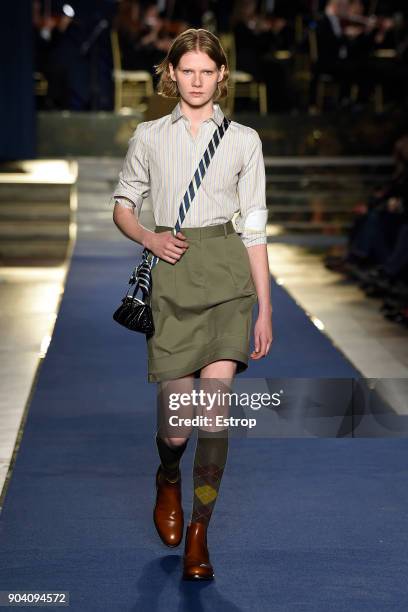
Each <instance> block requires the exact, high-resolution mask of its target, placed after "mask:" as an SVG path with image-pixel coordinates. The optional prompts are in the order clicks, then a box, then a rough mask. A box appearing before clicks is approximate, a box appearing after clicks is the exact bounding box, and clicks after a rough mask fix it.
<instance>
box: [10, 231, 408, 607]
mask: <svg viewBox="0 0 408 612" xmlns="http://www.w3.org/2000/svg"><path fill="white" fill-rule="evenodd" d="M139 253H140V251H139V250H138V249H137V248H136V247H135V246H133V245H132V246H130V245H129V241H125V240H124V241H123V243H118V242H116V243H115V244H114V245H112V244H110V243H109V241H106V243H105V244H103V243H99V244H98V252H97V251H95V249H94V243H92V244H91V242H87V241H86V240H85V239H84V238H81V239H80V240H79V241H78V242H77V245H76V248H75V252H74V256H73V259H72V264H71V268H70V272H69V275H68V279H67V285H66V289H65V294H64V297H63V302H62V306H61V309H60V312H59V316H58V320H57V324H56V328H55V333H54V336H53V339H52V342H51V345H50V348H49V350H48V353H47V356H46V358H45V360H44V363H43V364H42V366H41V370H40V374H39V378H38V381H37V385H36V388H35V393H34V395H33V399H32V402H31V405H30V409H29V415H28V420H27V423H26V427H25V431H24V436H23V439H22V443H21V447H20V450H19V452H18V455H17V460H16V464H15V467H14V471H13V476H12V480H11V483H10V486H9V488H8V492H7V496H6V499H5V505H4V509H3V512H2V514H1V518H0V551H1V552H0V563H1V566H0V590H3V591H4V590H9V591H13V590H17V591H27V590H29V591H52V592H59V591H69V593H70V609H71V610H73V611H75V612H80V611H81V612H82V611H83V612H89V611H93V610H95V611H99V612H105V611H106V612H116V611H118V612H126V611H129V612H139V611H142V612H145V611H146V612H154V611H163V612H173V611H174V612H175V611H177V612H181V611H183V612H184V611H186V612H187V611H188V612H195V611H201V610H203V611H204V610H205V611H207V610H208V611H210V610H212V611H213V610H216V611H217V612H238V611H245V612H246V611H248V612H255V611H256V612H258V611H259V612H264V611H265V610H268V611H276V612H281V611H285V612H286V611H296V612H301V611H302V612H303V611H307V612H320V611H321V612H329V611H336V612H337V611H342V612H343V611H344V612H350V611H353V612H354V611H355V612H362V611H364V612H365V611H367V612H374V611H381V612H383V611H384V612H389V611H391V610H392V611H394V610H401V611H405V610H407V609H408V587H407V575H408V564H407V561H408V552H407V551H408V546H407V544H408V529H407V508H408V487H407V479H408V469H407V465H406V463H407V451H408V443H407V441H406V440H405V439H352V438H343V439H339V438H299V439H294V438H290V439H288V438H286V439H285V438H280V439H279V438H277V439H271V438H269V439H262V438H258V439H234V440H231V441H230V447H229V456H228V463H227V466H226V469H225V473H224V478H223V480H222V483H221V489H220V496H219V498H218V500H217V503H216V506H215V510H214V514H213V517H212V522H211V524H210V528H209V531H208V544H209V550H210V555H211V560H212V562H213V565H214V570H215V575H216V579H215V581H213V582H209V583H201V584H195V583H191V584H190V583H183V582H182V581H181V580H180V577H181V555H182V545H181V546H180V548H178V549H174V550H171V549H167V548H166V547H165V546H164V545H162V544H161V542H160V540H159V537H158V535H157V534H156V532H155V529H154V526H153V521H152V509H153V503H154V486H153V483H154V474H155V470H156V467H157V464H158V456H157V450H156V447H155V443H154V433H155V425H156V422H155V417H156V415H155V393H156V386H155V385H154V384H149V383H147V382H146V351H145V339H144V337H143V336H142V335H139V334H132V333H131V332H129V331H127V330H125V329H122V328H121V327H120V326H119V325H118V324H116V323H115V322H113V321H112V312H113V310H114V308H115V307H116V306H117V305H118V301H119V297H120V296H122V295H123V293H124V290H125V286H126V282H127V277H128V272H129V271H130V269H131V267H132V264H133V263H134V261H135V258H137V256H138V254H139ZM272 291H273V304H274V336H275V339H274V343H273V349H272V350H271V352H270V354H269V356H268V358H267V359H266V360H262V361H261V362H259V363H255V362H253V361H250V367H249V369H248V370H247V372H246V373H245V374H244V376H245V375H247V376H251V377H254V378H256V377H263V376H268V377H353V376H358V372H356V370H355V369H354V368H353V367H352V365H351V364H350V363H349V362H348V361H347V360H346V359H345V358H344V356H343V355H342V354H340V353H339V352H338V351H337V350H336V348H335V347H334V346H333V345H332V344H331V343H330V341H329V340H328V339H327V338H326V337H325V336H324V335H323V334H321V333H320V332H319V331H318V330H317V328H316V327H315V326H314V325H312V323H311V322H310V321H309V319H308V318H307V317H306V315H305V314H304V313H303V312H302V310H301V309H300V308H298V306H297V305H296V304H295V303H294V302H293V300H292V299H291V298H290V297H289V296H288V295H287V293H286V292H285V290H284V289H282V288H281V287H279V286H277V285H276V284H273V287H272ZM194 446H195V439H194V440H191V441H190V444H189V446H188V447H187V450H186V452H185V454H184V456H183V459H182V472H183V499H184V507H185V515H186V522H187V520H188V519H189V517H190V511H191V502H192V482H191V469H192V460H193V454H194ZM50 609H52V610H54V609H55V610H57V609H60V608H57V607H51V608H50Z"/></svg>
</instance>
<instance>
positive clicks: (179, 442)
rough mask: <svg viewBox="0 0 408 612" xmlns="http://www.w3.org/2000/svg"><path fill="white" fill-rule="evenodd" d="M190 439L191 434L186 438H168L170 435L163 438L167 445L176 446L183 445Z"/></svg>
mask: <svg viewBox="0 0 408 612" xmlns="http://www.w3.org/2000/svg"><path fill="white" fill-rule="evenodd" d="M188 439H189V436H187V437H186V438H168V437H164V438H163V440H164V441H165V443H166V444H167V446H176V447H178V446H182V445H183V444H184V443H185V442H186V440H188Z"/></svg>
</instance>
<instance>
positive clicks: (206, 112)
mask: <svg viewBox="0 0 408 612" xmlns="http://www.w3.org/2000/svg"><path fill="white" fill-rule="evenodd" d="M213 104H214V103H213V100H212V99H211V100H209V101H208V102H206V103H205V104H203V105H202V106H191V105H190V104H188V102H186V101H185V100H183V98H180V108H181V111H182V112H183V114H184V115H185V116H186V117H187V118H188V119H189V120H190V123H191V124H193V125H196V124H198V123H201V122H202V121H205V120H206V119H209V118H210V117H212V115H213V112H214V108H213Z"/></svg>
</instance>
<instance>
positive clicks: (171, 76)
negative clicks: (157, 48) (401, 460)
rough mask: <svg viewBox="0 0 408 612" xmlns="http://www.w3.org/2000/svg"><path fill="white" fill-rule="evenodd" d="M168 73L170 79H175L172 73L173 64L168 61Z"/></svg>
mask: <svg viewBox="0 0 408 612" xmlns="http://www.w3.org/2000/svg"><path fill="white" fill-rule="evenodd" d="M169 74H170V78H171V80H172V81H176V75H175V74H174V68H173V64H171V63H169Z"/></svg>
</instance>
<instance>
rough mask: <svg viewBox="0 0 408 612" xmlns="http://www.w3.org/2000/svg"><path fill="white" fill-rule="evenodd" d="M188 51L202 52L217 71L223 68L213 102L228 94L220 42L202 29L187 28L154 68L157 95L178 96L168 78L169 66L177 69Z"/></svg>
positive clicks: (227, 72) (175, 87)
mask: <svg viewBox="0 0 408 612" xmlns="http://www.w3.org/2000/svg"><path fill="white" fill-rule="evenodd" d="M189 51H202V52H203V53H206V54H207V55H208V57H210V58H211V59H212V60H213V62H215V63H216V65H217V68H218V70H219V69H220V68H221V66H222V65H224V66H225V69H224V77H223V79H222V81H220V82H219V83H218V85H217V91H216V93H215V95H214V98H213V99H214V101H216V100H219V99H220V98H224V97H225V96H226V95H227V93H228V77H229V69H228V61H227V57H226V55H225V51H224V49H223V48H222V46H221V43H220V40H219V38H218V37H217V36H215V34H212V32H209V31H208V30H204V29H202V28H198V29H196V28H189V29H188V30H185V31H184V32H181V34H179V35H178V36H177V37H176V38H175V39H174V41H173V43H172V45H171V47H170V49H169V50H168V52H167V55H166V57H165V58H164V60H163V61H162V62H160V64H157V65H155V66H154V68H155V73H156V74H157V75H159V77H160V78H159V82H158V84H157V93H158V94H159V95H160V96H164V97H166V98H177V97H178V95H179V91H178V87H177V83H176V82H175V81H173V80H172V79H171V77H170V70H169V64H172V65H173V68H177V66H178V64H179V62H180V60H181V58H182V56H183V55H184V54H185V53H188V52H189Z"/></svg>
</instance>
